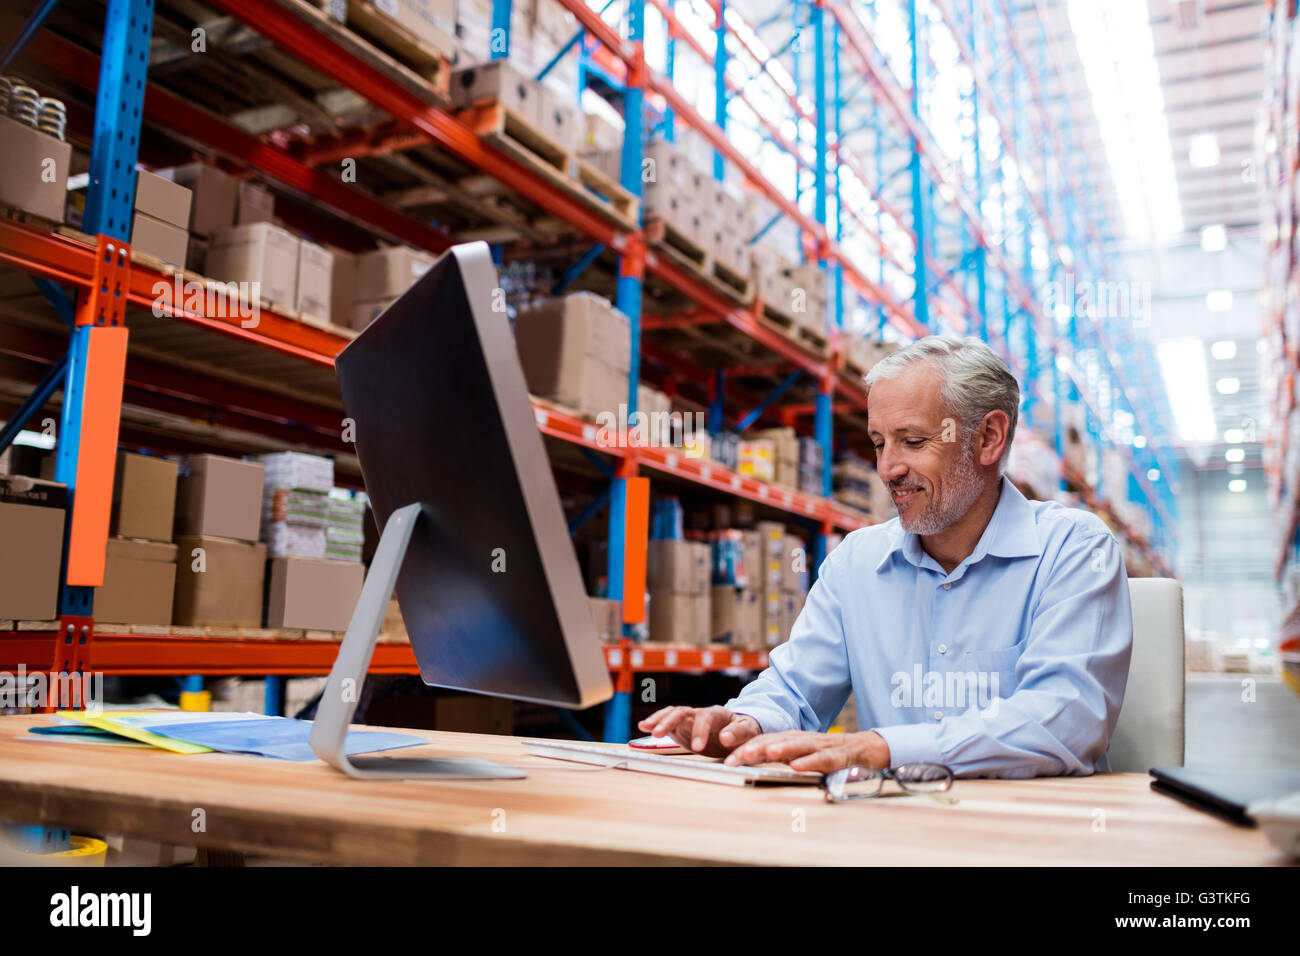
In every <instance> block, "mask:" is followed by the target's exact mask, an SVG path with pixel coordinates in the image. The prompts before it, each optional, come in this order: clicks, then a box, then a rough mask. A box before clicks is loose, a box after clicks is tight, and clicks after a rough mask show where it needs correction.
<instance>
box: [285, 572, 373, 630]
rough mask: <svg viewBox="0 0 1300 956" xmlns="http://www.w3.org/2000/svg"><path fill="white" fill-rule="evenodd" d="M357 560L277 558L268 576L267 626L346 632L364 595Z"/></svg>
mask: <svg viewBox="0 0 1300 956" xmlns="http://www.w3.org/2000/svg"><path fill="white" fill-rule="evenodd" d="M364 577H365V568H364V567H363V566H362V565H361V564H360V563H359V562H357V561H330V560H328V559H322V558H273V559H271V564H270V570H269V573H268V577H267V591H266V626H267V627H301V628H307V629H309V630H319V631H346V630H347V629H348V622H349V621H351V620H352V611H353V610H354V609H355V608H356V605H357V599H358V598H360V597H361V585H362V583H363V580H364Z"/></svg>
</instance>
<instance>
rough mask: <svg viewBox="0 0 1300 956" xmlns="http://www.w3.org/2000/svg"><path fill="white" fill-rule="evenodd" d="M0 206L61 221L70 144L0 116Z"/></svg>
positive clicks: (65, 197)
mask: <svg viewBox="0 0 1300 956" xmlns="http://www.w3.org/2000/svg"><path fill="white" fill-rule="evenodd" d="M0 142H2V143H4V162H3V163H0V206H7V207H8V208H10V209H19V210H21V211H23V212H27V213H31V214H32V215H33V216H40V217H41V218H42V219H51V220H53V221H54V222H63V213H64V209H65V208H66V206H67V202H68V161H69V160H70V159H71V158H72V144H71V143H65V142H63V141H62V140H59V139H57V138H56V137H54V136H49V135H47V134H45V133H42V132H40V131H39V130H35V129H32V128H31V127H30V126H26V125H24V124H22V123H20V122H18V121H17V120H16V119H11V118H10V117H8V116H0Z"/></svg>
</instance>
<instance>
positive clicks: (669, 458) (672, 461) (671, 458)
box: [664, 452, 677, 468]
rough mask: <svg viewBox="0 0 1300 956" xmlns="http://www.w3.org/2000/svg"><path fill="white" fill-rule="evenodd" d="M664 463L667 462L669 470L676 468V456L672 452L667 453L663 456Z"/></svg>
mask: <svg viewBox="0 0 1300 956" xmlns="http://www.w3.org/2000/svg"><path fill="white" fill-rule="evenodd" d="M664 461H665V462H667V464H668V467H669V468H676V467H677V456H676V455H674V454H673V453H672V452H669V453H668V454H667V455H665V456H664Z"/></svg>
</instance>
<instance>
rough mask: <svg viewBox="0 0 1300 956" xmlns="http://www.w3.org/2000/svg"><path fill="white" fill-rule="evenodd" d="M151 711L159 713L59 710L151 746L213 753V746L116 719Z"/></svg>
mask: <svg viewBox="0 0 1300 956" xmlns="http://www.w3.org/2000/svg"><path fill="white" fill-rule="evenodd" d="M151 713H157V711H151V710H114V711H109V712H107V713H102V714H97V715H91V714H87V713H86V712H85V711H82V710H61V711H59V712H58V716H59V717H63V718H65V719H67V720H71V721H75V722H76V723H79V724H85V725H87V726H88V727H98V728H99V729H100V730H107V731H108V732H109V733H113V734H117V735H118V736H119V737H128V738H130V739H131V740H138V741H140V742H141V743H143V744H149V746H151V747H157V748H159V749H160V750H169V751H171V752H172V753H174V754H206V753H212V748H211V747H204V746H202V745H200V744H189V743H186V742H185V741H183V740H173V739H172V738H171V737H164V736H162V735H161V734H153V733H150V732H149V731H147V730H141V729H140V728H138V727H132V726H130V725H128V724H123V723H120V722H119V721H117V720H115V719H114V718H116V717H135V716H138V715H140V714H151Z"/></svg>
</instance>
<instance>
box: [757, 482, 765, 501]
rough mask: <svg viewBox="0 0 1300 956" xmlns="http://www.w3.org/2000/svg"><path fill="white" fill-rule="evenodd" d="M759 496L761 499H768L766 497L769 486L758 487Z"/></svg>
mask: <svg viewBox="0 0 1300 956" xmlns="http://www.w3.org/2000/svg"><path fill="white" fill-rule="evenodd" d="M758 496H759V497H760V498H766V497H767V485H759V486H758Z"/></svg>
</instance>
